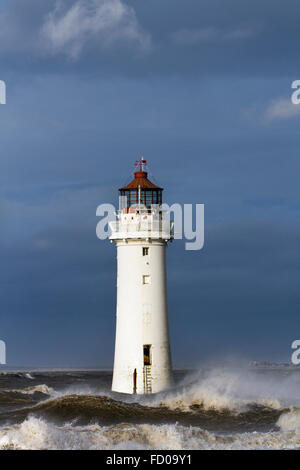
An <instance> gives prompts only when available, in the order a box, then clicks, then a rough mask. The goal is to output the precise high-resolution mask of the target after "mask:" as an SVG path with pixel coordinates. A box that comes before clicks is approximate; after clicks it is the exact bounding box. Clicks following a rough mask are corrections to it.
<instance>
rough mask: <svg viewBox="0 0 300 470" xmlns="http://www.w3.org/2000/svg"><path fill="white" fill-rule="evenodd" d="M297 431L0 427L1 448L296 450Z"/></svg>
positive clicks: (33, 421)
mask: <svg viewBox="0 0 300 470" xmlns="http://www.w3.org/2000/svg"><path fill="white" fill-rule="evenodd" d="M299 447H300V434H299V433H298V432H296V431H278V432H269V433H259V432H252V433H237V434H230V435H220V434H215V433H212V432H208V431H205V430H202V429H199V428H195V427H185V426H181V425H176V424H172V425H171V424H169V425H150V424H142V425H133V424H119V425H114V426H105V427H101V426H99V425H88V426H78V427H75V426H72V425H70V424H66V425H64V426H62V427H58V426H56V425H54V424H51V423H48V422H46V421H45V420H42V419H38V418H35V417H29V418H28V419H27V420H26V421H24V422H23V423H22V424H15V425H12V426H7V427H5V428H0V449H112V450H114V449H167V450H168V449H175V450H181V449H297V448H299Z"/></svg>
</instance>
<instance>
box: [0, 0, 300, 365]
mask: <svg viewBox="0 0 300 470" xmlns="http://www.w3.org/2000/svg"><path fill="white" fill-rule="evenodd" d="M297 13H300V5H299V3H298V2H296V1H292V0H288V1H287V2H282V1H279V0H273V1H272V3H270V2H269V1H266V0H260V1H258V0H254V1H252V2H247V4H245V3H244V2H240V1H238V0H229V1H227V2H226V3H225V2H222V1H221V0H209V1H208V0H207V1H206V0H201V1H199V0H197V1H196V0H184V1H183V0H182V1H179V0H176V1H174V0H172V1H171V0H164V2H159V1H158V0H152V1H151V2H146V1H140V0H139V1H137V0H134V1H133V0H132V1H129V0H128V1H125V0H122V1H121V0H78V1H75V0H63V1H60V2H55V1H53V0H43V2H41V1H40V0H11V1H10V2H3V1H2V3H1V7H0V64H1V67H0V79H1V80H5V81H6V85H7V104H6V105H1V106H0V139H1V159H0V188H1V191H0V210H1V217H2V225H1V226H2V230H1V233H0V253H1V266H2V269H1V284H0V289H1V291H0V299H1V304H0V314H1V320H0V321H1V323H0V338H1V339H4V340H5V341H6V343H7V350H8V358H7V359H8V365H11V366H13V365H18V366H45V367H46V366H58V367H59V366H60V367H64V366H73V367H77V366H78V367H85V366H86V367H88V366H95V367H97V366H99V367H111V366H112V360H113V347H114V327H115V324H114V322H115V294H116V292H115V286H116V279H115V278H116V265H115V255H116V253H115V249H114V247H113V246H111V245H110V244H109V243H108V242H105V241H100V240H98V239H97V238H96V234H95V229H96V224H97V222H98V220H97V218H96V208H97V206H98V205H99V204H101V203H103V202H105V203H107V202H112V203H116V202H117V189H118V188H119V187H120V186H122V185H123V184H124V183H125V182H127V181H129V179H130V176H131V174H132V171H133V163H134V161H135V160H136V159H137V158H138V157H139V156H140V155H143V156H144V157H145V158H146V159H147V160H148V162H149V164H150V169H151V172H152V174H153V175H154V177H155V180H156V182H157V183H159V184H160V185H161V186H163V187H164V188H165V193H164V198H165V200H166V201H167V202H169V203H173V202H179V203H203V204H205V237H206V239H205V247H204V249H203V250H201V251H199V252H188V251H185V250H184V243H182V242H180V241H177V242H176V243H173V244H172V245H171V246H170V247H169V248H168V278H169V304H170V322H171V339H172V352H173V358H174V364H175V366H177V367H186V366H195V365H197V364H198V363H200V362H203V361H207V360H211V359H214V360H219V359H220V358H223V357H224V356H227V355H230V356H232V357H237V358H241V357H242V358H246V359H261V360H285V361H289V359H290V356H291V349H290V345H291V343H292V341H293V340H294V339H298V337H299V335H300V321H299V308H300V295H299V269H300V250H299V239H300V224H299V210H300V194H299V181H298V180H299V171H300V164H299V125H300V106H299V108H298V107H297V106H296V105H292V104H291V102H290V96H291V92H292V90H291V83H292V81H293V80H296V79H300V72H299V64H298V58H297V57H298V50H297V44H298V40H299V25H298V17H299V15H298V14H297Z"/></svg>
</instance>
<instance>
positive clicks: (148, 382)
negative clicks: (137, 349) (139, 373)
mask: <svg viewBox="0 0 300 470" xmlns="http://www.w3.org/2000/svg"><path fill="white" fill-rule="evenodd" d="M144 393H152V377H151V344H145V345H144Z"/></svg>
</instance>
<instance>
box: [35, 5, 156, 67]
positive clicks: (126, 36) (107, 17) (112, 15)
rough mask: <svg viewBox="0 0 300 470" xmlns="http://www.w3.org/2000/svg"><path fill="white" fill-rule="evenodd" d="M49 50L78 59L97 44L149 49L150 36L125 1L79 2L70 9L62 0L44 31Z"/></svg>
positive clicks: (49, 16) (48, 19) (48, 17)
mask: <svg viewBox="0 0 300 470" xmlns="http://www.w3.org/2000/svg"><path fill="white" fill-rule="evenodd" d="M41 35H42V38H43V39H44V40H46V47H47V50H48V51H49V52H51V53H53V54H56V53H62V54H64V55H66V56H68V57H69V58H71V59H72V60H76V59H78V57H79V56H80V54H81V53H82V51H83V49H84V47H85V46H87V45H88V44H89V43H91V42H92V41H96V43H97V46H99V47H101V48H109V47H112V46H114V45H117V44H118V45H120V44H124V43H130V44H134V45H135V46H136V47H137V48H138V49H142V50H148V49H149V48H150V45H151V40H150V36H149V34H147V33H146V32H144V31H143V30H142V28H141V27H140V25H139V23H138V21H137V18H136V15H135V11H134V10H133V8H131V7H129V6H128V5H125V4H124V3H123V2H122V0H77V1H75V2H74V3H73V5H72V6H71V7H70V8H69V9H67V10H66V9H64V7H63V2H61V1H59V2H58V3H57V5H56V7H55V9H54V10H53V11H52V12H50V13H49V14H48V15H47V17H46V19H45V22H44V24H43V26H42V28H41Z"/></svg>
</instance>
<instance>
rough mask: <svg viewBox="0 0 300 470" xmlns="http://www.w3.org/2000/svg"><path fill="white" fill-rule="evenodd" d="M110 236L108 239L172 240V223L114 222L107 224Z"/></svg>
mask: <svg viewBox="0 0 300 470" xmlns="http://www.w3.org/2000/svg"><path fill="white" fill-rule="evenodd" d="M109 226H110V229H111V231H112V234H111V236H110V239H112V240H113V239H120V238H162V239H166V240H170V239H171V238H173V234H172V229H173V222H169V221H163V220H160V221H143V220H140V221H136V220H135V221H126V222H121V221H114V222H110V224H109Z"/></svg>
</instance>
